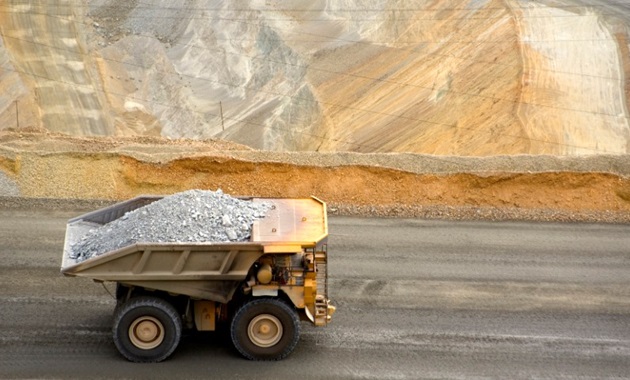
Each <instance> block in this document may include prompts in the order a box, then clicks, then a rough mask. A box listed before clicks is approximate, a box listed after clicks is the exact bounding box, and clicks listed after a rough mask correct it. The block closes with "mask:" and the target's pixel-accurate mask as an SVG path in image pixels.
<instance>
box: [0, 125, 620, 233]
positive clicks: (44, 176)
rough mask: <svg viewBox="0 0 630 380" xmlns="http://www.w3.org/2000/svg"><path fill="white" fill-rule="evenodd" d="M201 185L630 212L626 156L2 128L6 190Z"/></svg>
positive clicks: (380, 206) (109, 192)
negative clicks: (284, 148)
mask: <svg viewBox="0 0 630 380" xmlns="http://www.w3.org/2000/svg"><path fill="white" fill-rule="evenodd" d="M195 188H197V189H207V190H216V189H222V190H223V191H225V192H226V193H228V194H232V195H248V196H262V197H298V198H301V197H309V196H311V195H315V196H317V197H319V198H321V199H323V200H324V201H326V202H328V203H329V205H330V211H331V212H333V213H335V212H342V213H344V214H361V215H371V216H374V215H397V216H422V217H461V218H490V219H535V220H582V221H593V222H594V221H615V222H626V223H627V222H630V156H628V155H625V156H618V155H611V156H604V155H600V156H589V157H579V158H576V157H554V156H501V157H485V158H482V157H479V158H463V157H435V156H427V155H418V154H382V153H370V154H359V153H315V152H310V153H309V152H292V153H288V152H277V153H270V152H261V151H254V150H243V147H239V146H229V145H226V144H225V143H224V142H220V141H215V142H195V141H190V140H181V141H168V140H163V139H158V138H144V139H138V138H118V139H115V140H114V139H102V138H100V139H94V138H70V137H67V136H62V135H55V134H47V133H33V132H29V133H6V132H5V133H0V194H7V192H8V191H9V190H10V191H11V192H12V193H11V194H7V195H14V196H21V197H26V198H71V199H110V200H119V199H127V198H131V197H133V196H136V195H140V194H172V193H176V192H179V191H183V190H188V189H195ZM0 198H1V197H0ZM1 204H2V200H1V199H0V205H1ZM42 207H45V205H43V206H42Z"/></svg>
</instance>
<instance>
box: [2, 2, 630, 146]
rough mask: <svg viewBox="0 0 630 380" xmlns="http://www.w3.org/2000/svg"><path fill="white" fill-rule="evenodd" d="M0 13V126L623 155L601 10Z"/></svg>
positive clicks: (620, 115) (616, 80) (163, 6)
mask: <svg viewBox="0 0 630 380" xmlns="http://www.w3.org/2000/svg"><path fill="white" fill-rule="evenodd" d="M582 3H586V4H588V3H589V2H588V1H583V2H582ZM591 3H593V2H591ZM0 8H1V9H0V31H1V33H2V38H0V67H1V68H0V93H1V94H2V96H0V129H7V128H17V127H18V124H19V126H20V127H24V126H30V127H36V128H41V127H43V128H45V129H47V130H49V131H54V132H62V133H66V134H70V135H78V136H96V135H105V136H129V135H143V136H147V135H151V136H164V137H169V138H182V137H184V138H193V139H207V138H221V139H226V140H230V141H234V142H238V143H241V144H246V145H248V146H251V147H254V148H257V149H267V150H276V151H283V150H284V151H286V150H292V151H295V150H308V151H315V150H318V151H355V152H413V153H424V154H437V155H465V156H486V155H512V154H547V155H548V154H551V155H592V154H626V153H628V151H629V149H630V125H629V121H628V120H629V119H628V107H627V105H628V98H627V93H628V92H629V89H630V85H629V84H628V83H630V82H628V81H627V80H626V78H627V77H628V74H629V73H630V64H629V62H630V61H629V60H630V53H629V51H630V49H629V45H628V27H627V24H626V23H625V21H621V19H618V18H615V17H611V16H610V14H611V9H609V8H602V7H589V6H586V5H584V6H583V5H580V6H575V5H574V2H570V1H568V0H566V1H559V0H558V1H547V2H533V1H526V0H503V1H498V0H482V1H456V0H431V1H429V0H414V1H412V0H407V1H396V2H389V1H385V0H380V1H363V0H342V1H312V0H309V1H306V0H301V1H292V2H290V4H288V5H287V3H283V2H238V1H226V2H215V1H209V0H207V1H206V0H197V1H184V0H175V1H173V0H156V1H151V2H139V1H128V0H125V1H122V0H89V1H88V0H83V1H79V2H77V1H70V0H53V1H34V2H33V1H31V2H24V1H23V0H6V1H4V2H3V3H2V4H1V5H0ZM603 9H604V10H606V12H603V11H602V10H603ZM620 9H621V8H620Z"/></svg>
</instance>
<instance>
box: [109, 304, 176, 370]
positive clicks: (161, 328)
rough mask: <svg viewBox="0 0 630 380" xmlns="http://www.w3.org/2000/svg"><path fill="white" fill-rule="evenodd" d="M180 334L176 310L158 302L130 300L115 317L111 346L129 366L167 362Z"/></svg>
mask: <svg viewBox="0 0 630 380" xmlns="http://www.w3.org/2000/svg"><path fill="white" fill-rule="evenodd" d="M181 334H182V322H181V318H180V316H179V314H178V313H177V310H176V309H175V308H174V307H173V306H172V305H171V304H170V303H168V302H166V301H164V300H162V299H160V298H155V297H137V298H131V299H129V301H127V302H125V303H124V304H122V305H120V307H118V308H117V309H116V311H115V313H114V327H113V335H114V344H115V345H116V348H117V349H118V351H119V352H120V353H121V354H122V355H123V356H124V357H125V358H127V359H128V360H130V361H132V362H138V363H155V362H160V361H162V360H164V359H166V358H168V357H169V356H170V355H171V354H172V353H173V351H175V349H176V348H177V345H178V344H179V340H180V338H181Z"/></svg>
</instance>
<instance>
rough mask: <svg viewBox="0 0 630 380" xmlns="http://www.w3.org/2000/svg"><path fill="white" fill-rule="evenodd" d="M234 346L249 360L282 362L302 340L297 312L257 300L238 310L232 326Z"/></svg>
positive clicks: (278, 302)
mask: <svg viewBox="0 0 630 380" xmlns="http://www.w3.org/2000/svg"><path fill="white" fill-rule="evenodd" d="M230 333H231V336H232V343H233V344H234V347H235V348H236V349H237V350H238V352H239V353H240V354H241V355H243V356H244V357H245V358H247V359H250V360H280V359H284V358H285V357H287V356H288V355H289V354H290V353H291V352H292V351H293V349H294V348H295V346H296V345H297V343H298V340H299V339H300V319H299V317H298V315H297V313H296V311H295V309H294V308H293V307H291V306H289V305H288V304H287V303H285V302H283V301H281V300H278V299H273V298H261V299H255V300H252V301H249V302H247V303H245V304H244V305H243V306H241V307H240V309H238V311H237V312H236V314H235V315H234V318H233V319H232V323H231V326H230Z"/></svg>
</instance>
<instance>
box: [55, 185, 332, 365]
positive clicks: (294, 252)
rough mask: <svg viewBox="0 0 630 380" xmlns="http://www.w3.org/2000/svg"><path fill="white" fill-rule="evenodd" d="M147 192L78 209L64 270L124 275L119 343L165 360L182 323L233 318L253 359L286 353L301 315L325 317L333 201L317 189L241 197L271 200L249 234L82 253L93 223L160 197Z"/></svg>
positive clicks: (143, 357) (118, 278)
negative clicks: (314, 193) (76, 249)
mask: <svg viewBox="0 0 630 380" xmlns="http://www.w3.org/2000/svg"><path fill="white" fill-rule="evenodd" d="M161 198H162V197H160V196H140V197H137V198H133V199H130V200H128V201H124V202H120V203H117V204H114V205H112V206H109V207H105V208H102V209H100V210H96V211H93V212H90V213H87V214H85V215H81V216H78V217H76V218H73V219H70V220H69V221H68V223H67V227H66V238H65V243H64V253H63V258H62V265H61V273H62V274H63V275H65V276H76V277H86V278H90V279H92V280H94V281H95V282H115V283H116V307H115V309H114V319H113V320H114V322H113V327H112V333H113V341H114V343H115V345H116V348H117V349H118V351H119V352H120V353H121V354H122V356H124V357H125V358H127V359H128V360H130V361H133V362H159V361H162V360H165V359H166V358H168V357H169V356H170V355H171V354H172V353H173V352H174V351H175V349H176V348H177V346H178V344H179V341H180V338H181V334H182V330H183V329H196V330H198V331H214V330H216V329H217V328H218V327H219V326H223V327H227V326H229V327H227V328H229V333H230V337H231V341H232V343H233V345H234V347H235V348H236V350H237V351H238V352H239V353H240V354H241V355H242V356H244V357H245V358H247V359H251V360H280V359H283V358H285V357H286V356H288V355H289V354H290V353H291V352H292V351H293V349H294V348H295V346H296V345H297V343H298V340H299V336H300V328H301V321H310V322H311V323H312V324H313V325H315V326H325V325H326V324H327V323H328V322H330V320H331V316H332V314H333V313H334V312H335V307H334V306H332V305H331V304H330V301H329V299H328V271H327V237H328V224H327V215H326V204H325V203H324V202H322V201H321V200H319V199H317V198H315V197H312V198H309V199H277V198H241V199H243V200H247V201H251V202H266V203H269V204H271V206H270V210H269V211H268V212H267V214H266V215H265V217H264V218H262V219H258V220H256V221H255V222H254V224H253V226H252V234H251V238H250V241H246V242H225V243H183V242H182V243H179V242H177V243H152V242H146V243H137V244H133V245H130V246H127V247H122V248H120V249H117V250H114V251H110V252H106V253H103V254H100V255H98V256H94V257H91V258H88V259H86V260H84V261H81V262H77V260H76V259H73V258H72V257H76V255H73V253H72V247H73V245H74V244H75V243H76V242H78V241H79V240H80V239H81V238H82V237H83V236H85V235H86V234H87V233H88V232H89V231H90V230H91V229H94V228H97V227H100V226H102V225H105V224H107V223H109V222H111V221H113V220H116V219H118V218H121V217H123V216H124V215H125V214H126V213H127V212H129V211H132V210H135V209H138V208H140V207H143V206H145V205H148V204H150V203H151V202H155V201H157V200H159V199H161Z"/></svg>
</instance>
